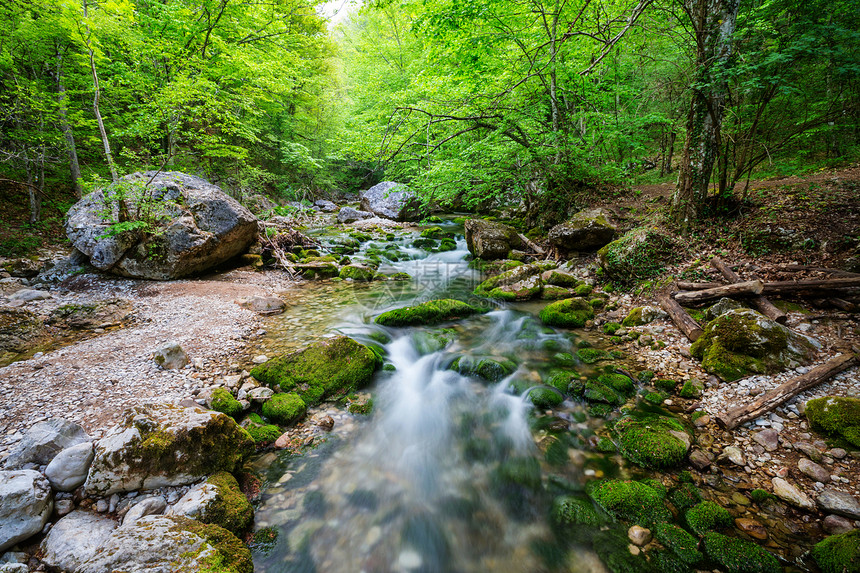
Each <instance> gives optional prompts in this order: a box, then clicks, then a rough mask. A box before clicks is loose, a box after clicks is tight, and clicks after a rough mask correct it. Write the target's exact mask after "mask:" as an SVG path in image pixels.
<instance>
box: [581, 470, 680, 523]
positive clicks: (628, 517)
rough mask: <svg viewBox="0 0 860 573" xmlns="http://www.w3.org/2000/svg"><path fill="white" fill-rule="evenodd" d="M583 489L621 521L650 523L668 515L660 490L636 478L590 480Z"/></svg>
mask: <svg viewBox="0 0 860 573" xmlns="http://www.w3.org/2000/svg"><path fill="white" fill-rule="evenodd" d="M585 491H586V493H587V494H588V496H589V497H591V499H593V500H594V502H595V503H596V504H597V505H598V506H599V507H600V508H601V509H603V510H604V511H606V513H608V514H609V515H611V516H612V517H614V518H616V519H620V520H622V521H628V522H631V523H638V524H641V525H653V524H656V523H663V522H666V521H669V520H670V519H671V517H672V516H671V514H670V513H669V510H668V509H666V507H665V506H664V505H663V498H662V496H661V495H660V493H659V492H657V491H656V490H655V489H653V488H651V487H648V486H647V485H645V484H643V483H640V482H637V481H623V480H601V481H592V482H589V483H588V484H587V485H586V489H585Z"/></svg>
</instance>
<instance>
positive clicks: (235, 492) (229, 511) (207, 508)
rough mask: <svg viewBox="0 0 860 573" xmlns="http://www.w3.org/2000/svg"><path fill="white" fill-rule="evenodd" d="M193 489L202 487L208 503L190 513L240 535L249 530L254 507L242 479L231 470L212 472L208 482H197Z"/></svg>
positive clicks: (201, 489)
mask: <svg viewBox="0 0 860 573" xmlns="http://www.w3.org/2000/svg"><path fill="white" fill-rule="evenodd" d="M193 489H199V490H200V492H201V494H202V496H203V499H204V500H205V503H204V504H203V505H202V511H200V513H199V514H195V515H187V517H193V518H194V519H197V520H199V521H201V522H203V523H212V524H215V525H219V526H221V527H223V528H224V529H227V530H229V531H232V532H233V533H235V534H236V535H241V534H242V533H243V532H245V531H247V529H248V527H249V526H250V525H251V522H252V521H253V520H254V508H253V507H252V506H251V502H249V501H248V498H247V497H245V494H244V493H242V490H241V489H240V488H239V482H237V481H236V478H234V477H233V476H232V475H231V474H229V473H227V472H218V473H216V474H213V475H211V476H209V478H208V479H207V480H206V481H205V482H204V484H201V485H200V486H195V488H193ZM193 489H192V491H193ZM189 494H191V492H189ZM186 497H188V494H186ZM177 506H178V507H181V506H182V500H180V501H179V502H178V503H177ZM200 507H201V506H198V508H200ZM174 509H176V508H174Z"/></svg>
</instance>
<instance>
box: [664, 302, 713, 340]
mask: <svg viewBox="0 0 860 573" xmlns="http://www.w3.org/2000/svg"><path fill="white" fill-rule="evenodd" d="M657 302H659V303H660V307H661V308H662V309H663V310H665V311H666V312H667V313H668V314H669V318H671V319H672V322H674V323H675V326H677V327H678V328H679V329H680V330H681V332H683V333H684V335H686V337H687V338H688V339H690V342H696V341H697V340H698V339H699V337H700V336H702V334H703V333H704V330H702V327H701V326H699V323H698V322H696V321H695V320H694V319H693V317H692V316H690V315H689V314H687V311H686V310H684V307H682V306H681V305H680V304H678V303H677V302H676V301H675V299H674V298H673V297H672V295H671V294H670V293H667V292H664V293H660V294H659V295H658V296H657Z"/></svg>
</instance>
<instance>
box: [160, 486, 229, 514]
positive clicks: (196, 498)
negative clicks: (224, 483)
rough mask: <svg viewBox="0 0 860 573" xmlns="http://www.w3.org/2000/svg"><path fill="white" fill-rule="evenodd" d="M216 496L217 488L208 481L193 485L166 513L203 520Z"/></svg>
mask: <svg viewBox="0 0 860 573" xmlns="http://www.w3.org/2000/svg"><path fill="white" fill-rule="evenodd" d="M217 498H218V488H217V487H215V486H214V485H213V484H211V483H208V482H203V483H200V484H197V485H195V486H194V487H192V488H191V489H189V490H188V493H186V494H185V495H183V496H182V497H181V498H180V500H179V501H177V502H176V505H174V506H173V507H171V508H170V510H169V511H168V512H167V515H179V516H182V517H190V518H191V519H197V520H201V521H205V519H203V518H204V517H206V514H207V513H209V508H210V506H212V505H213V504H214V503H215V501H216V499H217Z"/></svg>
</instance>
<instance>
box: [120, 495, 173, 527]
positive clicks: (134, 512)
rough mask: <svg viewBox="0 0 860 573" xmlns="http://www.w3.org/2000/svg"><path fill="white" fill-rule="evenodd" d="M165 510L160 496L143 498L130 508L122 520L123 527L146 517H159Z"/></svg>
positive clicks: (164, 504) (165, 504)
mask: <svg viewBox="0 0 860 573" xmlns="http://www.w3.org/2000/svg"><path fill="white" fill-rule="evenodd" d="M165 508H167V502H166V501H165V500H164V498H163V497H162V496H160V495H153V496H150V497H145V498H143V499H141V500H140V501H138V502H137V503H136V504H134V505H133V506H131V509H129V510H128V512H126V514H125V517H123V519H122V524H123V525H130V524H132V523H134V522H135V521H137V520H139V519H140V518H141V517H146V516H147V515H161V514H162V513H164V510H165Z"/></svg>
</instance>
